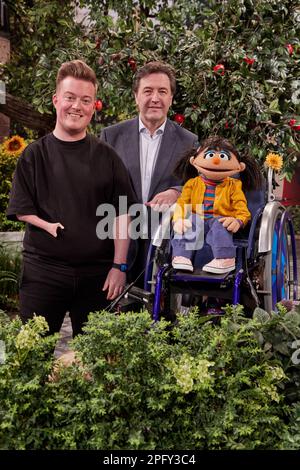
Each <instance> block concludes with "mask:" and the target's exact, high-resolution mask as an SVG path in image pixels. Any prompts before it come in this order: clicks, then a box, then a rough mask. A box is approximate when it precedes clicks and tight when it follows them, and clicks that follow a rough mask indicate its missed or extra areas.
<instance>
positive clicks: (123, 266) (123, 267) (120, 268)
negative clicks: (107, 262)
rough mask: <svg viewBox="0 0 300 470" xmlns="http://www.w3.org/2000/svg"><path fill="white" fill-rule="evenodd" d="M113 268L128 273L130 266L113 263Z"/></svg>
mask: <svg viewBox="0 0 300 470" xmlns="http://www.w3.org/2000/svg"><path fill="white" fill-rule="evenodd" d="M112 268H116V269H119V270H120V271H122V273H126V271H128V264H126V263H121V264H119V263H113V264H112Z"/></svg>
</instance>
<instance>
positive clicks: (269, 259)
mask: <svg viewBox="0 0 300 470" xmlns="http://www.w3.org/2000/svg"><path fill="white" fill-rule="evenodd" d="M274 188H275V181H274V175H273V170H272V169H269V170H268V178H267V182H266V184H265V187H264V188H263V189H262V190H259V191H249V192H245V195H246V198H247V202H248V208H249V211H250V212H251V215H252V218H251V222H249V224H248V225H247V227H246V228H244V229H241V230H239V232H238V233H237V234H235V236H234V244H235V246H236V248H237V250H236V268H235V271H232V272H230V273H226V274H210V273H207V272H204V271H202V269H201V268H202V266H203V265H204V264H206V263H207V262H209V261H210V260H211V259H212V258H213V256H212V252H211V248H210V247H209V245H206V244H204V246H203V248H202V249H201V250H199V251H197V252H196V253H195V258H194V271H193V272H192V273H191V272H186V271H179V270H174V269H173V268H172V265H171V258H172V253H171V243H170V237H169V233H170V217H165V218H164V219H163V221H162V223H161V225H160V226H159V227H158V228H157V231H156V233H155V236H154V237H153V240H152V243H151V245H150V247H149V250H148V256H147V263H146V269H145V276H144V290H143V291H141V290H140V292H138V293H136V294H133V296H135V297H136V298H138V297H139V298H140V299H143V300H142V301H146V303H145V304H144V306H145V307H146V308H148V310H150V313H151V315H152V318H153V320H154V321H158V320H159V319H160V318H161V317H162V316H163V317H165V318H166V319H168V320H171V321H173V320H174V319H175V318H176V313H178V312H183V313H185V312H188V310H189V309H190V308H191V307H193V306H200V307H203V306H204V305H206V307H207V308H208V307H209V302H211V303H212V305H213V304H214V303H217V304H218V305H225V304H226V303H227V304H228V303H229V304H233V305H236V304H242V305H244V309H245V312H246V314H249V315H251V314H252V312H253V310H254V309H255V308H256V307H261V308H263V309H264V310H266V311H268V312H270V311H271V310H273V311H274V310H275V311H276V304H277V303H278V302H280V301H281V300H284V299H285V300H296V299H297V283H298V278H297V258H296V243H295V234H294V228H293V223H292V220H291V217H290V214H289V212H288V211H287V210H286V208H285V207H284V206H283V205H282V204H281V203H280V201H278V200H276V198H275V196H274V193H273V190H274ZM129 296H130V293H129ZM205 302H206V304H205ZM208 310H209V308H208ZM219 311H221V308H220V309H219ZM212 312H214V310H213V309H212ZM212 312H211V310H210V312H209V313H212Z"/></svg>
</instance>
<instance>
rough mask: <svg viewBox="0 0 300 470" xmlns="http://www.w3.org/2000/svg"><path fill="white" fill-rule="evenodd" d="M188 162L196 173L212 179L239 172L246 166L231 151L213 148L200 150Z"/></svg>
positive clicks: (217, 179)
mask: <svg viewBox="0 0 300 470" xmlns="http://www.w3.org/2000/svg"><path fill="white" fill-rule="evenodd" d="M190 163H191V165H193V166H194V167H195V168H196V170H197V171H198V173H200V174H201V175H204V176H206V178H209V179H211V180H214V181H220V180H223V179H225V178H226V177H227V176H233V175H235V174H237V173H240V172H241V171H243V170H244V169H245V167H246V165H245V163H243V162H239V161H238V159H237V158H236V156H235V155H234V154H233V153H232V152H229V151H228V150H222V149H220V150H216V149H214V148H206V149H204V150H201V152H199V153H198V154H197V155H196V157H191V159H190Z"/></svg>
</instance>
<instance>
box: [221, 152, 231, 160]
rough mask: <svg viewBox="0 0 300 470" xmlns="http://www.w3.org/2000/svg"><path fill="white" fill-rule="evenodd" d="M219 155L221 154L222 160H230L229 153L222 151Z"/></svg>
mask: <svg viewBox="0 0 300 470" xmlns="http://www.w3.org/2000/svg"><path fill="white" fill-rule="evenodd" d="M219 156H220V158H221V160H230V157H229V155H228V154H227V153H225V152H220V153H219Z"/></svg>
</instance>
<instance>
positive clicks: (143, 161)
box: [101, 62, 198, 278]
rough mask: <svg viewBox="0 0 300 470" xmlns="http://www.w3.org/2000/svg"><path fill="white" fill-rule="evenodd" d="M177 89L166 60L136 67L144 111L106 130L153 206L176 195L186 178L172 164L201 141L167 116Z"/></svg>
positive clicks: (142, 253)
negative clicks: (177, 176) (175, 174)
mask: <svg viewBox="0 0 300 470" xmlns="http://www.w3.org/2000/svg"><path fill="white" fill-rule="evenodd" d="M175 91H176V79H175V71H174V69H173V68H172V67H171V66H170V65H168V64H165V63H162V62H149V63H148V64H146V65H144V66H143V67H141V68H140V69H139V70H138V71H137V72H136V75H135V78H134V82H133V92H134V96H135V102H136V105H137V108H138V111H139V116H138V117H136V118H134V119H130V120H128V121H125V122H122V123H119V124H115V125H113V126H110V127H107V128H106V129H103V130H102V133H101V138H102V139H103V140H104V141H105V142H107V143H109V144H110V145H111V146H112V147H114V149H115V150H116V151H117V153H118V155H119V156H120V157H121V159H122V160H123V162H124V164H125V166H126V167H127V169H128V171H129V175H130V179H131V182H132V185H133V188H134V190H135V195H136V198H137V200H138V202H139V203H141V204H144V205H145V206H148V208H150V209H152V210H154V211H161V210H163V209H165V208H166V207H167V206H171V205H172V204H174V202H175V201H176V200H177V198H178V196H179V194H180V184H181V182H180V180H178V179H177V178H176V177H175V176H174V175H173V169H174V167H175V164H176V162H177V161H178V159H179V158H180V157H181V155H182V153H183V152H184V151H185V150H187V149H189V148H191V147H193V146H195V145H197V143H198V138H197V136H196V135H195V134H192V132H189V131H188V130H186V129H184V128H182V127H180V126H179V125H178V124H176V123H175V122H173V121H171V120H170V119H167V115H168V111H169V108H170V106H171V104H172V100H173V96H174V94H175ZM150 219H151V211H150ZM149 232H150V230H149V227H148V233H147V238H146V239H139V240H138V245H136V248H138V250H137V255H136V261H135V265H134V267H133V269H132V277H133V278H135V277H136V276H137V275H138V274H139V273H140V272H141V271H142V269H143V268H144V266H145V262H146V253H147V249H148V245H149V241H150V240H149V239H150V238H151V233H149ZM152 235H153V234H152Z"/></svg>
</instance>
